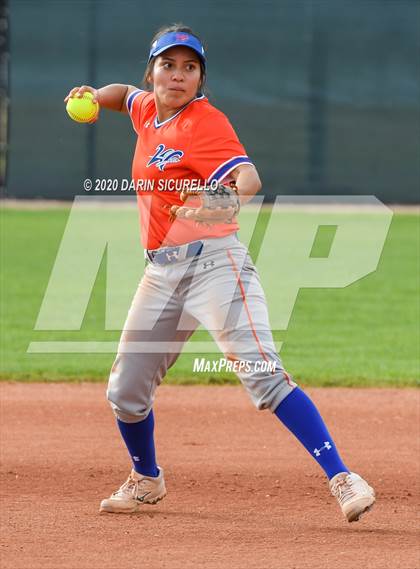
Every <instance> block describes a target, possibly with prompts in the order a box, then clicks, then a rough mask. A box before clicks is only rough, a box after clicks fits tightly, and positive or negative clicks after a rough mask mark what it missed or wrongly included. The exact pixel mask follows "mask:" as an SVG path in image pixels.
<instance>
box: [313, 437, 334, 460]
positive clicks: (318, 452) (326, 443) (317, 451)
mask: <svg viewBox="0 0 420 569" xmlns="http://www.w3.org/2000/svg"><path fill="white" fill-rule="evenodd" d="M324 449H327V450H331V449H332V446H331V443H330V442H329V441H324V446H322V447H321V448H314V455H315V456H321V451H323V450H324Z"/></svg>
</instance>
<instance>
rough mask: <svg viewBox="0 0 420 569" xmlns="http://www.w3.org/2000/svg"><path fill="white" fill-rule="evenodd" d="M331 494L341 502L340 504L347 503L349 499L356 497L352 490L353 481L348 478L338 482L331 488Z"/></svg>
mask: <svg viewBox="0 0 420 569" xmlns="http://www.w3.org/2000/svg"><path fill="white" fill-rule="evenodd" d="M331 493H332V494H333V495H334V496H337V498H338V499H339V500H340V502H345V501H346V500H347V499H348V498H351V497H352V496H353V495H354V492H353V488H352V480H351V478H349V477H348V476H346V478H342V479H341V480H337V482H336V483H335V484H334V485H333V487H332V488H331Z"/></svg>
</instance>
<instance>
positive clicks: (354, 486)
mask: <svg viewBox="0 0 420 569" xmlns="http://www.w3.org/2000/svg"><path fill="white" fill-rule="evenodd" d="M330 490H331V494H332V495H333V496H335V497H336V498H337V501H338V503H339V504H340V507H341V510H342V512H343V514H344V516H345V517H346V519H347V521H348V522H357V520H358V519H359V518H360V516H361V515H362V514H364V513H365V512H368V511H369V510H370V509H371V508H372V506H373V504H374V503H375V491H374V489H373V488H371V487H370V486H369V484H368V483H367V482H366V480H363V478H362V477H361V476H359V475H358V474H356V473H355V472H350V473H348V472H340V473H339V474H336V475H335V476H334V478H331V480H330Z"/></svg>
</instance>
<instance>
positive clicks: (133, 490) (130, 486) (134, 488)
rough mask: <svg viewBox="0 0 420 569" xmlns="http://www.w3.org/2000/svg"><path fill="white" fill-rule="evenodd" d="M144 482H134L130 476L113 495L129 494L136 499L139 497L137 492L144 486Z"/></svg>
mask: <svg viewBox="0 0 420 569" xmlns="http://www.w3.org/2000/svg"><path fill="white" fill-rule="evenodd" d="M145 482H146V481H145V480H136V479H135V478H133V477H132V476H129V477H128V478H127V480H126V481H125V482H124V484H123V485H122V486H121V487H120V488H119V489H118V490H117V491H116V492H114V495H117V494H130V495H131V496H133V497H134V498H137V497H138V495H139V493H140V492H139V490H140V488H141V486H144V485H145Z"/></svg>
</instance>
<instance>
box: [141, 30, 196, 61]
mask: <svg viewBox="0 0 420 569" xmlns="http://www.w3.org/2000/svg"><path fill="white" fill-rule="evenodd" d="M176 45H184V46H185V47H189V48H190V49H192V50H194V51H195V52H196V54H197V55H198V56H199V58H200V59H201V61H202V62H203V63H204V65H206V54H205V52H204V47H203V46H202V45H201V42H200V40H199V39H198V38H196V37H195V36H192V35H191V34H189V33H187V32H168V33H166V34H163V36H161V37H160V38H159V39H157V40H156V41H154V42H153V45H152V49H151V50H150V54H149V59H148V62H149V61H150V60H151V59H152V57H156V56H157V55H159V54H161V53H163V52H164V51H166V50H167V49H169V48H170V47H175V46H176Z"/></svg>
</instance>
